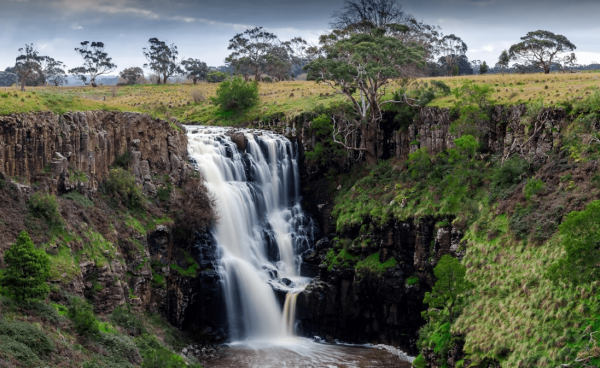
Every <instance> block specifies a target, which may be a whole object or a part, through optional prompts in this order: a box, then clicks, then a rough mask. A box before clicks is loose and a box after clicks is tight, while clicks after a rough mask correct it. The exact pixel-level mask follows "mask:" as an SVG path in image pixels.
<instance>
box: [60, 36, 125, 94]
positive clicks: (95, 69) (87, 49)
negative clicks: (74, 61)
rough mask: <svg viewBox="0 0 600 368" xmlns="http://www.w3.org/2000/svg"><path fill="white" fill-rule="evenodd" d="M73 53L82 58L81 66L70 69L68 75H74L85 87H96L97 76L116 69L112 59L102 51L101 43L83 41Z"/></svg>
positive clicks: (102, 44) (102, 45)
mask: <svg viewBox="0 0 600 368" xmlns="http://www.w3.org/2000/svg"><path fill="white" fill-rule="evenodd" d="M75 51H76V52H78V53H79V55H81V57H82V58H83V65H82V66H80V67H77V68H74V69H70V70H69V73H71V74H74V75H75V78H77V79H79V80H81V81H82V82H83V84H85V85H86V86H87V85H88V84H91V85H92V87H96V86H97V84H96V78H97V77H98V76H99V75H103V74H108V73H110V72H112V71H114V70H115V69H117V65H116V64H114V63H113V62H112V58H110V57H109V56H108V53H107V52H106V51H104V43H102V42H96V41H93V42H90V41H83V42H82V43H81V47H77V48H75ZM88 77H89V83H88Z"/></svg>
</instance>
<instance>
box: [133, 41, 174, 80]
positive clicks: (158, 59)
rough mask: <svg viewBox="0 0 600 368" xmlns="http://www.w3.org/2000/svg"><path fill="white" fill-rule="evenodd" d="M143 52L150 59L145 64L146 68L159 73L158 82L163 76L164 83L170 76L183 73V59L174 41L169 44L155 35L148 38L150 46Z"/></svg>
mask: <svg viewBox="0 0 600 368" xmlns="http://www.w3.org/2000/svg"><path fill="white" fill-rule="evenodd" d="M143 53H144V57H146V60H148V63H146V64H144V68H148V69H150V70H152V71H153V72H155V73H156V74H157V75H158V84H160V77H161V76H162V77H163V83H164V84H167V81H168V80H169V78H170V77H172V76H174V75H178V74H183V69H181V62H182V61H181V60H180V59H179V51H178V50H177V46H175V44H174V43H172V44H170V45H168V44H167V43H166V42H165V41H161V40H159V39H158V38H156V37H153V38H151V39H149V40H148V47H144V48H143Z"/></svg>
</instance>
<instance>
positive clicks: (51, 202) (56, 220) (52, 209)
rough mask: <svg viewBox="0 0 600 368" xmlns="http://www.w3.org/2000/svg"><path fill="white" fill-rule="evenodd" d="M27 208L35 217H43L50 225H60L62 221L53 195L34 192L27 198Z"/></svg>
mask: <svg viewBox="0 0 600 368" xmlns="http://www.w3.org/2000/svg"><path fill="white" fill-rule="evenodd" d="M29 210H30V211H31V212H32V213H33V214H34V215H35V216H36V217H38V218H41V219H44V220H45V221H46V223H47V224H48V226H50V227H55V226H61V225H62V223H63V221H62V217H61V216H60V212H59V211H58V203H57V202H56V197H54V196H53V195H49V194H42V193H40V192H37V193H34V194H33V195H32V196H31V198H30V199H29Z"/></svg>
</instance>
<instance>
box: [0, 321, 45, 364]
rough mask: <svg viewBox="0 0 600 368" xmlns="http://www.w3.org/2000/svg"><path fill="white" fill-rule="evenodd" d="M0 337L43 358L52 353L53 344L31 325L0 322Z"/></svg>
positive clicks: (18, 322) (16, 322)
mask: <svg viewBox="0 0 600 368" xmlns="http://www.w3.org/2000/svg"><path fill="white" fill-rule="evenodd" d="M0 336H7V337H10V338H11V339H13V340H15V341H17V342H20V343H22V344H24V345H26V346H27V347H28V348H30V349H31V350H32V351H33V352H34V353H35V354H36V355H38V356H40V357H41V356H44V355H48V354H50V353H51V352H53V351H54V343H53V342H52V340H51V339H50V338H49V337H48V335H46V334H45V333H44V332H42V331H41V330H40V329H39V328H37V327H35V326H34V325H33V324H31V323H26V322H20V321H13V322H8V321H5V320H0Z"/></svg>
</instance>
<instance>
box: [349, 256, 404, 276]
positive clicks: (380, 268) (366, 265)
mask: <svg viewBox="0 0 600 368" xmlns="http://www.w3.org/2000/svg"><path fill="white" fill-rule="evenodd" d="M397 264H398V262H397V261H396V258H394V257H392V258H390V259H388V260H387V261H385V262H384V263H381V262H379V252H377V253H375V254H371V255H370V256H368V257H367V258H365V259H364V260H362V261H360V262H358V263H357V264H356V267H355V269H356V272H357V273H359V274H362V273H364V272H369V273H372V274H376V275H381V274H383V273H384V272H385V271H387V270H388V269H390V268H394V267H396V265H397Z"/></svg>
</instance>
